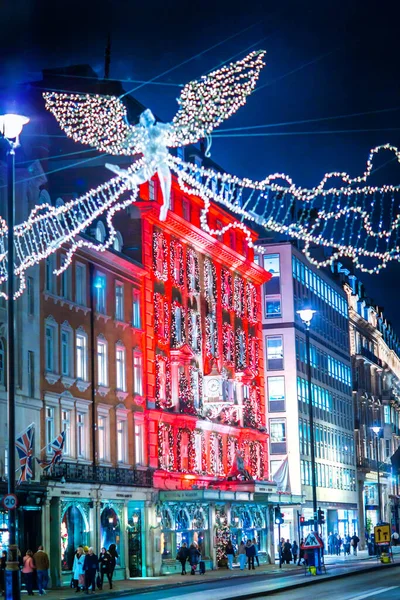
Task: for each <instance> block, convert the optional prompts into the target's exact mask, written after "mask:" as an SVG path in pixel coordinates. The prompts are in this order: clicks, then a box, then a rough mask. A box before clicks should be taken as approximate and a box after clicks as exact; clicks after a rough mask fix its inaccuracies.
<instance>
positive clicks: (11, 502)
mask: <svg viewBox="0 0 400 600" xmlns="http://www.w3.org/2000/svg"><path fill="white" fill-rule="evenodd" d="M3 506H4V508H6V509H7V510H14V508H17V506H18V500H17V496H16V495H15V494H7V495H6V496H4V498H3Z"/></svg>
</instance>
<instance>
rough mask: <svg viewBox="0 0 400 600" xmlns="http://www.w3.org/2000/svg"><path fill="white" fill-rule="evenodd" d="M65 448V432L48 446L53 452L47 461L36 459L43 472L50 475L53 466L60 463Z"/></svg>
mask: <svg viewBox="0 0 400 600" xmlns="http://www.w3.org/2000/svg"><path fill="white" fill-rule="evenodd" d="M64 446H65V431H62V432H61V433H60V434H59V435H58V436H57V437H56V439H55V440H53V441H52V442H51V444H50V448H51V450H52V451H53V456H52V457H51V459H49V460H40V459H39V458H37V459H36V460H37V461H38V463H39V465H40V466H41V467H42V469H43V471H46V472H48V473H51V471H52V470H53V467H54V465H56V464H57V463H59V462H61V461H62V456H63V452H64Z"/></svg>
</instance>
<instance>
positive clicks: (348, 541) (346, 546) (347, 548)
mask: <svg viewBox="0 0 400 600" xmlns="http://www.w3.org/2000/svg"><path fill="white" fill-rule="evenodd" d="M350 546H351V537H350V536H349V534H347V535H346V536H345V538H344V543H343V552H344V555H345V556H349V555H350Z"/></svg>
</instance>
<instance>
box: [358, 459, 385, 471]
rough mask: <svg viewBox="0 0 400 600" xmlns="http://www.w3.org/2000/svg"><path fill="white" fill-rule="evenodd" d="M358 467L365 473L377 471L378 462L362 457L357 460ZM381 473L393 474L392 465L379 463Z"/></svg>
mask: <svg viewBox="0 0 400 600" xmlns="http://www.w3.org/2000/svg"><path fill="white" fill-rule="evenodd" d="M357 467H358V468H359V469H362V470H365V471H377V469H378V461H376V460H374V459H372V458H365V457H360V458H358V460H357ZM379 471H380V473H385V474H389V473H390V472H391V468H390V465H389V464H387V463H384V462H381V461H379Z"/></svg>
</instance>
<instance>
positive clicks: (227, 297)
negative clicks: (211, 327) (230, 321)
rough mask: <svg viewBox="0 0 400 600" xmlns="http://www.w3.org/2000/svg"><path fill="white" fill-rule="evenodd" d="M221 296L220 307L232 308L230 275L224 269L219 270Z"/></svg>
mask: <svg viewBox="0 0 400 600" xmlns="http://www.w3.org/2000/svg"><path fill="white" fill-rule="evenodd" d="M221 298H222V308H225V310H232V299H233V294H232V275H231V274H230V273H229V271H227V270H226V269H222V271H221Z"/></svg>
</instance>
